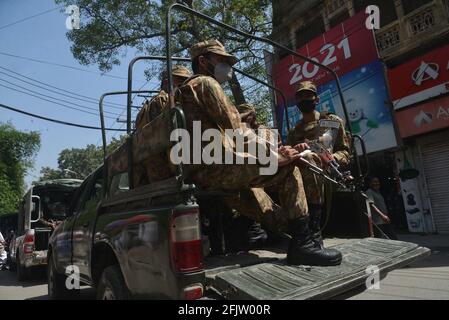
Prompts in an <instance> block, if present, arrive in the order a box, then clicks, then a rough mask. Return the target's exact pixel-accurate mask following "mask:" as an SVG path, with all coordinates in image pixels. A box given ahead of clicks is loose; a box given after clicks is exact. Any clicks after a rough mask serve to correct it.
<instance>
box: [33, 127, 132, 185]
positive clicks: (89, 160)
mask: <svg viewBox="0 0 449 320" xmlns="http://www.w3.org/2000/svg"><path fill="white" fill-rule="evenodd" d="M125 138H126V136H125V135H123V136H121V137H120V138H118V139H117V138H115V137H113V138H112V139H111V141H110V143H109V144H108V145H107V152H108V153H111V152H112V151H113V150H114V149H116V148H117V147H118V146H120V145H121V144H123V143H124V142H125ZM102 164H103V148H102V147H99V146H96V145H94V144H89V145H87V146H86V147H85V148H71V149H64V150H62V151H61V152H60V153H59V156H58V168H57V169H52V168H50V167H42V168H41V172H40V173H41V177H40V178H39V180H40V181H43V180H52V179H63V178H75V179H84V178H86V177H87V176H88V175H89V174H90V173H92V172H93V171H94V170H95V169H97V168H98V167H99V166H100V165H102Z"/></svg>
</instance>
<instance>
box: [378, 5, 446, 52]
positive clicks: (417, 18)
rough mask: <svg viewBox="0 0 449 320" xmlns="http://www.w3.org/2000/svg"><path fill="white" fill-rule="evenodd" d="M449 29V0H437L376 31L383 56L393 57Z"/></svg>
mask: <svg viewBox="0 0 449 320" xmlns="http://www.w3.org/2000/svg"><path fill="white" fill-rule="evenodd" d="M448 31H449V0H444V2H443V1H442V0H441V1H439V0H435V1H433V2H432V3H429V4H427V5H425V6H422V7H421V8H419V9H417V10H415V11H413V12H411V13H409V14H408V15H406V16H404V17H402V18H400V19H399V20H396V21H394V22H393V23H390V24H388V25H387V26H385V27H383V28H382V29H380V30H378V31H376V41H377V47H378V49H379V53H380V55H381V57H382V58H391V57H394V56H397V55H399V54H401V53H403V52H405V51H409V50H411V49H413V48H415V47H417V46H419V45H420V44H421V43H422V42H423V41H427V40H431V39H432V38H434V37H438V36H439V35H440V34H442V33H444V32H448Z"/></svg>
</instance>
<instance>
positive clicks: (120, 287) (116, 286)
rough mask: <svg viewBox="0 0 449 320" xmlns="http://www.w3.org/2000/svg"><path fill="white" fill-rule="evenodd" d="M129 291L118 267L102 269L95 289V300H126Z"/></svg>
mask: <svg viewBox="0 0 449 320" xmlns="http://www.w3.org/2000/svg"><path fill="white" fill-rule="evenodd" d="M129 298H130V293H129V290H128V288H127V286H126V283H125V279H123V275H122V272H121V271H120V267H119V266H118V265H113V266H109V267H107V268H106V269H104V271H103V274H102V275H101V278H100V282H99V283H98V287H97V300H127V299H129Z"/></svg>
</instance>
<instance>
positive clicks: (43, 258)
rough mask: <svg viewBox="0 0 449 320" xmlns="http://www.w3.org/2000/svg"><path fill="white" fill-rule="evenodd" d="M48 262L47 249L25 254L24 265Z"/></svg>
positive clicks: (29, 265) (37, 264)
mask: <svg viewBox="0 0 449 320" xmlns="http://www.w3.org/2000/svg"><path fill="white" fill-rule="evenodd" d="M46 264H47V250H41V251H34V252H33V253H27V254H25V255H24V261H23V265H24V266H25V267H26V268H29V267H35V266H42V265H46Z"/></svg>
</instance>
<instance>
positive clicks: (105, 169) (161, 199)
mask: <svg viewBox="0 0 449 320" xmlns="http://www.w3.org/2000/svg"><path fill="white" fill-rule="evenodd" d="M169 113H170V111H166V112H164V113H163V114H162V115H160V116H159V117H158V118H156V119H155V120H153V122H151V123H150V126H147V127H145V128H144V129H143V132H136V133H134V134H132V135H130V137H129V139H128V140H127V143H125V144H124V145H122V146H121V147H120V148H119V149H117V150H116V151H115V152H113V153H112V154H111V155H110V156H108V157H107V158H106V159H105V162H104V165H103V166H101V167H100V168H98V169H97V170H96V171H95V172H93V173H92V174H91V175H90V176H89V177H88V178H87V179H86V180H85V181H84V182H83V184H82V185H81V187H80V188H79V190H78V192H77V194H76V196H75V198H74V201H73V203H72V208H71V209H70V210H69V212H68V216H67V219H66V220H65V221H64V222H63V223H62V224H61V225H59V227H58V228H57V229H56V230H55V232H54V233H53V235H52V236H51V238H50V242H49V248H48V293H49V296H50V297H51V298H68V297H71V296H72V295H73V294H76V293H77V292H78V290H77V289H76V288H75V289H73V288H72V287H73V286H67V285H66V284H67V280H68V277H71V279H74V278H73V277H74V276H77V277H78V276H79V278H78V279H79V280H80V282H81V283H82V284H87V285H90V286H92V287H94V288H96V293H97V298H99V299H129V298H148V299H200V298H206V297H214V298H224V299H325V298H331V297H335V296H336V295H339V294H341V293H344V292H347V291H348V290H351V289H353V288H355V287H358V286H360V285H364V284H365V280H366V279H367V278H368V277H369V276H371V275H372V274H371V273H370V272H368V271H369V270H378V271H379V273H380V274H379V275H380V276H381V275H385V274H386V272H388V271H390V270H392V269H395V268H399V267H401V266H404V265H407V264H409V263H411V262H412V261H414V260H416V259H418V258H421V257H424V256H426V255H428V254H429V253H430V252H429V250H428V249H426V248H422V247H419V246H418V245H416V244H412V243H406V242H400V241H392V240H386V239H374V238H366V239H352V240H348V239H344V240H341V239H340V240H338V241H334V243H335V245H336V248H338V249H339V250H340V251H341V252H342V253H343V262H342V264H341V265H340V266H335V267H309V266H291V265H288V264H287V263H286V259H285V256H286V255H285V252H286V248H287V245H286V244H285V243H282V241H281V242H280V243H279V245H275V246H270V247H264V248H260V249H259V250H252V251H247V252H243V253H242V252H240V253H239V252H235V251H234V252H233V251H232V250H228V249H227V245H228V243H230V242H231V240H232V239H233V238H235V237H238V236H239V234H240V233H241V231H239V230H238V229H233V228H232V227H231V228H226V223H227V222H226V221H227V220H226V219H227V218H226V217H229V216H231V213H230V212H229V211H228V209H226V206H224V205H223V203H222V202H221V197H222V196H223V195H224V194H222V193H221V192H219V191H217V192H206V191H204V190H200V189H198V188H196V187H195V186H194V185H191V184H186V183H185V181H184V179H183V178H182V176H179V175H177V171H176V170H175V171H173V176H172V177H170V178H168V179H165V180H162V181H157V182H153V183H150V184H147V185H143V186H139V187H135V188H129V185H130V184H129V181H128V180H129V179H128V171H129V170H128V169H129V168H128V165H127V163H128V161H129V159H128V157H129V150H130V149H131V151H132V152H133V161H134V162H133V163H138V162H139V161H140V159H141V158H140V157H142V156H143V155H144V154H146V153H148V152H151V153H154V152H160V151H161V150H164V149H165V147H167V146H168V142H167V141H168V140H167V141H166V142H165V144H164V143H163V141H164V139H163V137H164V136H165V135H164V134H162V132H164V130H168V129H163V127H162V126H161V127H159V124H161V123H165V121H166V119H164V118H165V117H169ZM179 115H182V113H181V112H179V113H178V116H179ZM159 121H160V122H159ZM146 131H148V132H146ZM157 133H159V134H157ZM146 134H148V135H149V136H151V137H152V139H151V140H148V139H143V136H142V135H146ZM147 138H148V137H147ZM139 141H140V143H138V142H139ZM143 141H151V143H148V144H146V143H144V142H143ZM155 146H157V147H155ZM163 146H164V147H163ZM236 192H237V191H236ZM213 225H215V227H213ZM224 231H226V232H224ZM207 239H209V241H207ZM217 240H218V241H217ZM220 249H221V250H220ZM211 253H213V254H211ZM372 266H375V268H377V269H373V268H372ZM74 270H76V274H74V273H73V272H74ZM367 270H368V271H367ZM71 279H69V280H70V281H72V280H71ZM70 281H68V282H70Z"/></svg>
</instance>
